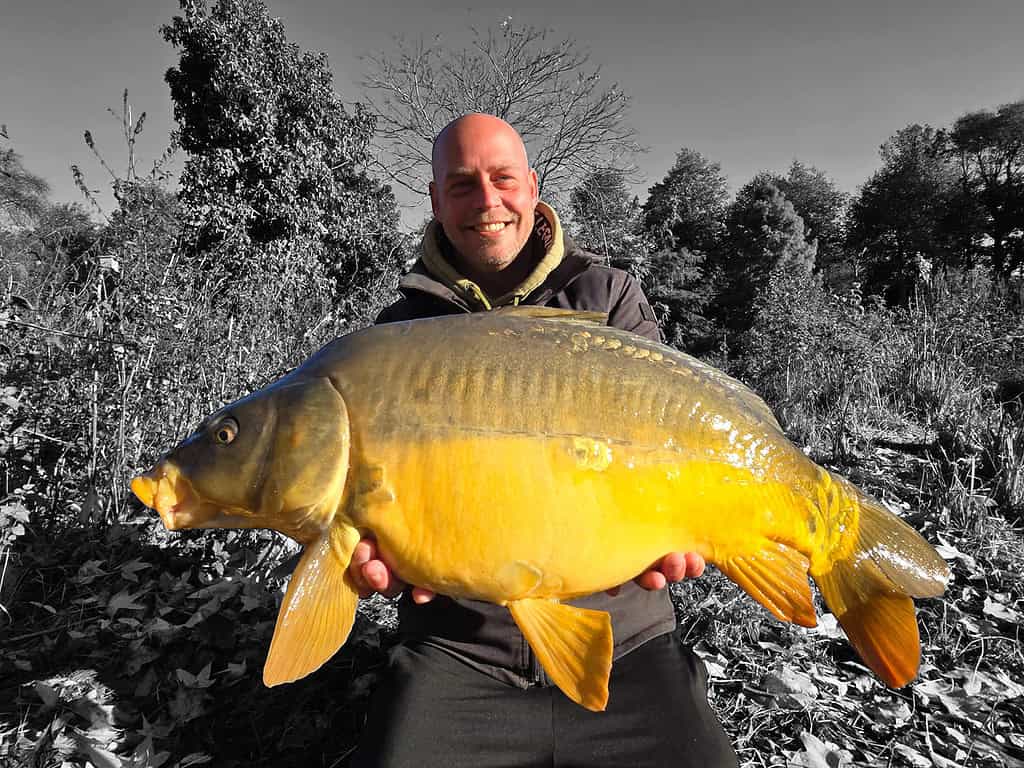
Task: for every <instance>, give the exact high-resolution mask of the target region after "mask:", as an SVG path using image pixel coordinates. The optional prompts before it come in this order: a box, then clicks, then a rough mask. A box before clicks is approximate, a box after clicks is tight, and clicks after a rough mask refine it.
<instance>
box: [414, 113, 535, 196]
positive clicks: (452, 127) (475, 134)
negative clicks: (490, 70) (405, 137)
mask: <svg viewBox="0 0 1024 768" xmlns="http://www.w3.org/2000/svg"><path fill="white" fill-rule="evenodd" d="M493 139H499V140H503V141H506V142H508V143H509V144H510V145H513V146H514V147H515V148H516V149H517V150H518V151H519V152H520V153H522V161H523V165H524V166H526V167H527V168H528V167H529V165H530V162H529V160H528V159H527V156H526V145H525V144H524V143H523V139H522V137H521V136H520V135H519V132H518V131H516V129H515V128H513V127H512V126H511V125H509V124H508V123H506V122H505V121H504V120H502V119H501V118H500V117H495V116H494V115H485V114H483V113H481V112H473V113H471V114H468V115H463V116H462V117H457V118H455V119H454V120H452V121H451V122H450V123H448V125H446V126H445V127H444V128H442V129H441V132H440V133H438V134H437V137H436V138H435V139H434V146H433V148H432V149H431V151H430V165H431V168H432V170H433V172H434V181H437V180H438V165H439V164H441V163H443V162H444V159H445V156H446V154H447V151H448V147H449V145H450V144H455V145H456V146H458V145H460V144H479V143H480V142H481V141H490V140H493Z"/></svg>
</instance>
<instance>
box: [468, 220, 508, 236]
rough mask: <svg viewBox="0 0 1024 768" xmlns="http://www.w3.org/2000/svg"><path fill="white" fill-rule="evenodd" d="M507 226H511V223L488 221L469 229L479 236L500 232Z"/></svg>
mask: <svg viewBox="0 0 1024 768" xmlns="http://www.w3.org/2000/svg"><path fill="white" fill-rule="evenodd" d="M509 226H512V222H511V221H488V222H483V223H480V224H474V225H472V226H471V227H470V229H472V230H473V231H474V232H479V233H481V234H490V233H492V232H501V231H502V230H503V229H505V227H509Z"/></svg>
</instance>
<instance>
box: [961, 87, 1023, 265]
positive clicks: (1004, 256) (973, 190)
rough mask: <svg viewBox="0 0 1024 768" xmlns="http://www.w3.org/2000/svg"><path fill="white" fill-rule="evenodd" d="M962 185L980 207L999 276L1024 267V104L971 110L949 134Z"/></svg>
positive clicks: (980, 230) (980, 229)
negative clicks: (976, 110) (992, 109)
mask: <svg viewBox="0 0 1024 768" xmlns="http://www.w3.org/2000/svg"><path fill="white" fill-rule="evenodd" d="M945 138H946V139H947V141H948V143H949V151H950V153H951V154H953V155H954V156H955V158H956V159H957V161H958V162H959V165H960V169H961V181H962V186H963V189H964V191H965V192H966V194H967V195H968V196H969V198H970V199H971V200H972V201H973V202H974V204H975V205H976V206H977V208H978V209H980V213H981V216H980V217H979V218H980V220H981V221H980V222H979V225H978V229H977V232H978V234H981V233H983V234H984V235H986V236H987V237H988V239H989V240H990V244H989V245H983V244H982V243H981V242H979V245H981V246H982V248H983V249H984V250H985V251H986V252H987V253H988V257H989V260H990V263H991V264H992V268H993V269H994V270H995V271H996V273H997V274H999V275H1001V276H1003V277H1008V276H1010V275H1011V274H1013V272H1014V270H1016V269H1017V268H1018V267H1021V266H1024V101H1017V102H1013V103H1010V104H1004V105H1002V106H1001V107H999V108H998V109H997V110H995V111H994V112H993V111H989V110H982V111H980V112H969V113H967V114H966V115H963V116H962V117H960V118H959V119H957V121H956V123H954V125H953V127H952V129H951V130H950V131H949V132H948V133H947V134H945Z"/></svg>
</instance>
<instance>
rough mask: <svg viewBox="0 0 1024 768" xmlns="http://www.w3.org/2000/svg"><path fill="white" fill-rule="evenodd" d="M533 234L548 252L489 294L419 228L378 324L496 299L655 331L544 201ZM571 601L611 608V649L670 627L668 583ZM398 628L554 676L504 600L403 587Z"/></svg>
mask: <svg viewBox="0 0 1024 768" xmlns="http://www.w3.org/2000/svg"><path fill="white" fill-rule="evenodd" d="M537 214H538V215H537V222H538V223H537V227H536V228H535V231H534V237H535V238H539V241H540V243H541V247H542V248H543V251H544V254H543V257H542V258H541V260H540V263H539V264H538V268H537V270H535V271H534V273H533V274H532V275H531V276H530V278H528V279H527V281H525V283H524V290H522V291H513V292H511V293H510V294H508V295H507V296H505V297H500V301H497V302H492V301H491V300H490V299H489V298H488V297H487V296H485V295H483V294H482V292H481V291H480V290H479V288H478V287H476V286H475V285H473V284H471V283H469V281H467V280H465V279H460V276H458V275H457V274H456V273H455V272H454V270H453V269H452V268H451V265H450V262H448V261H447V260H446V261H445V262H440V261H439V259H441V258H443V256H444V251H445V249H446V248H448V247H450V246H448V245H447V241H446V239H445V238H444V234H443V232H442V230H441V228H440V226H439V225H437V223H436V222H433V223H432V224H431V225H430V226H429V227H428V229H427V232H426V234H425V236H424V244H423V256H422V257H421V258H420V259H419V261H417V262H416V264H415V265H414V266H413V268H412V270H411V271H410V272H409V274H407V275H405V276H404V277H403V278H402V280H401V282H400V283H399V290H400V291H401V292H402V298H401V299H400V300H399V301H397V302H396V303H394V304H392V305H391V306H390V307H388V308H386V309H385V310H384V311H383V312H381V314H380V316H379V317H378V318H377V322H378V323H387V322H397V321H401V320H414V319H418V318H424V317H436V316H439V315H450V314H458V313H460V312H473V311H479V310H485V309H490V308H491V307H492V306H497V305H500V304H510V303H514V304H532V305H538V306H547V307H560V308H563V309H579V310H591V311H596V312H607V313H608V324H609V325H611V326H614V327H616V328H622V329H624V330H628V331H633V332H634V333H637V334H640V335H643V336H647V337H648V338H651V339H656V340H660V338H659V332H658V325H657V322H656V320H655V317H654V313H653V312H652V310H651V308H650V305H649V304H648V303H647V299H646V298H645V297H644V295H643V292H642V291H641V289H640V286H639V285H638V284H637V282H636V281H635V280H634V279H633V278H632V277H630V276H629V275H628V274H626V273H625V272H623V271H621V270H618V269H613V268H611V267H606V266H603V265H601V264H598V263H596V262H595V257H594V256H592V255H590V254H587V253H585V252H584V251H582V250H581V249H579V248H578V247H577V246H576V245H575V244H574V243H573V242H572V240H571V239H569V238H568V237H567V236H565V235H564V234H563V233H562V230H561V225H560V223H559V222H558V217H557V215H555V213H554V211H552V210H551V209H550V208H548V207H547V206H546V205H544V204H543V203H541V204H540V205H539V206H538V210H537ZM572 604H573V605H578V606H581V607H585V608H593V609H596V610H604V611H608V612H609V613H610V614H611V617H612V629H613V632H614V637H615V648H614V657H615V658H618V657H620V656H622V655H623V654H625V653H628V652H629V651H630V650H632V649H633V648H636V647H637V646H638V645H640V644H642V643H644V642H646V641H647V640H650V639H651V638H654V637H657V636H659V635H662V634H665V633H667V632H671V631H672V630H673V629H674V628H675V614H674V611H673V609H672V603H671V601H670V600H669V597H668V591H667V590H657V591H648V590H645V589H642V588H640V587H638V586H636V585H635V584H633V583H632V582H630V583H629V584H626V585H624V586H623V587H622V590H621V591H620V592H619V594H618V595H617V596H615V597H611V596H610V595H608V594H607V593H604V592H602V593H599V594H595V595H590V596H588V597H584V598H581V599H579V600H573V601H572ZM398 615H399V632H400V634H401V635H402V636H403V639H405V640H407V641H416V642H424V643H428V644H430V645H434V646H437V647H439V648H442V649H444V650H446V651H448V652H449V653H452V654H453V655H455V656H457V657H458V658H460V659H461V660H463V661H464V662H466V663H467V664H470V665H471V666H473V667H476V668H477V669H479V670H481V671H482V672H485V673H486V674H489V675H491V676H492V677H496V678H498V679H501V680H504V681H506V682H509V683H512V684H514V685H519V686H522V687H527V686H529V685H532V684H537V683H543V684H550V681H548V680H547V677H546V675H545V674H544V672H543V670H542V669H541V667H540V665H539V663H538V662H537V660H536V658H535V657H534V656H533V653H532V652H531V650H530V647H529V645H528V644H527V642H526V640H525V638H524V637H523V635H522V633H521V632H520V631H519V628H518V627H517V626H516V624H515V622H514V621H513V619H512V615H511V613H510V612H509V610H508V609H507V608H505V607H503V606H498V605H494V604H491V603H485V602H478V601H475V600H462V599H459V600H455V599H452V598H448V597H441V596H439V597H436V598H435V599H434V600H432V601H431V602H429V603H427V604H425V605H416V604H414V603H413V602H412V600H411V599H410V597H409V595H408V593H407V594H405V595H403V596H402V598H401V599H400V601H399V604H398Z"/></svg>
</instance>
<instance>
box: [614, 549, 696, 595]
mask: <svg viewBox="0 0 1024 768" xmlns="http://www.w3.org/2000/svg"><path fill="white" fill-rule="evenodd" d="M702 573H704V558H703V557H701V556H700V555H698V554H697V553H696V552H685V553H684V552H670V553H669V554H667V555H665V556H664V557H663V558H661V560H658V561H657V562H656V563H654V564H653V565H651V567H650V568H648V569H647V570H646V571H644V572H643V573H641V574H640V575H639V576H637V577H636V578H635V579H633V581H635V582H636V583H637V584H638V585H639V586H641V587H643V588H644V589H664V588H665V587H666V586H667V585H668V583H669V582H672V581H682V580H683V579H695V578H697V577H698V576H700V575H701V574H702ZM618 593H619V587H613V588H612V589H609V590H608V594H609V595H613V596H614V595H617V594H618Z"/></svg>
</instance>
